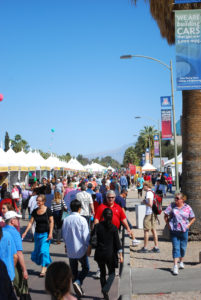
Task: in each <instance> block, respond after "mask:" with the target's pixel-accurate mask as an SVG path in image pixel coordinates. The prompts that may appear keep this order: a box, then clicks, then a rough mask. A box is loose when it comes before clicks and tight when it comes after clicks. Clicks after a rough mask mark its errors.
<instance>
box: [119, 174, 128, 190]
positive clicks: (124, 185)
mask: <svg viewBox="0 0 201 300" xmlns="http://www.w3.org/2000/svg"><path fill="white" fill-rule="evenodd" d="M119 183H120V186H121V190H122V189H127V188H128V181H127V178H126V176H125V174H124V173H122V175H121V177H120V180H119Z"/></svg>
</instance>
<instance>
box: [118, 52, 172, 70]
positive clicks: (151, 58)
mask: <svg viewBox="0 0 201 300" xmlns="http://www.w3.org/2000/svg"><path fill="white" fill-rule="evenodd" d="M132 57H141V58H146V59H150V60H154V61H157V62H158V63H159V64H161V65H163V66H165V67H166V68H168V70H170V66H168V65H167V64H166V63H164V62H163V61H161V60H159V59H156V58H153V57H151V56H145V55H130V54H129V55H122V56H120V58H121V59H129V58H132Z"/></svg>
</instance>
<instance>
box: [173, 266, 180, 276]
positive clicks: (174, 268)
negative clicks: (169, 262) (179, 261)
mask: <svg viewBox="0 0 201 300" xmlns="http://www.w3.org/2000/svg"><path fill="white" fill-rule="evenodd" d="M173 274H174V275H178V274H179V271H178V266H177V265H175V266H174V267H173Z"/></svg>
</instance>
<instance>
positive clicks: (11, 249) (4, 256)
mask: <svg viewBox="0 0 201 300" xmlns="http://www.w3.org/2000/svg"><path fill="white" fill-rule="evenodd" d="M0 259H1V260H2V261H3V262H4V263H5V265H6V268H7V270H8V275H9V277H10V280H11V281H13V280H14V278H15V266H14V261H15V262H16V261H17V250H16V247H15V243H14V240H13V238H12V236H11V235H10V233H9V232H6V231H4V230H2V228H1V227H0Z"/></svg>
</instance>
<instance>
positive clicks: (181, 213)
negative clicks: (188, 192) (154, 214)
mask: <svg viewBox="0 0 201 300" xmlns="http://www.w3.org/2000/svg"><path fill="white" fill-rule="evenodd" d="M186 200H187V198H186V196H185V195H184V194H183V193H177V194H176V195H175V202H173V203H171V204H170V205H169V206H168V207H167V208H166V210H165V211H164V219H165V222H166V223H167V224H168V226H169V229H170V236H171V241H172V255H173V261H174V266H173V274H174V275H178V273H179V271H178V265H177V264H178V262H179V267H180V269H184V256H185V253H186V248H187V243H188V232H189V228H190V226H191V225H192V224H193V223H194V222H195V214H194V212H193V210H192V208H191V207H190V205H188V204H186V203H185V202H186Z"/></svg>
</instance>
